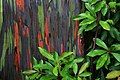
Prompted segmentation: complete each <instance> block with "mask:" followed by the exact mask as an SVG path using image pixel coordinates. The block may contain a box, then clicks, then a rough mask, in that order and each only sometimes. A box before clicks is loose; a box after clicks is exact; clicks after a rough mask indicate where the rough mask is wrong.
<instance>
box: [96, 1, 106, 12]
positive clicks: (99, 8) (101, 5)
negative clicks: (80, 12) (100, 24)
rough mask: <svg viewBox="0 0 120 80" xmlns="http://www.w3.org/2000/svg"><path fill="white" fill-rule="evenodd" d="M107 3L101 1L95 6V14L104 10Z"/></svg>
mask: <svg viewBox="0 0 120 80" xmlns="http://www.w3.org/2000/svg"><path fill="white" fill-rule="evenodd" d="M104 4H105V1H100V2H98V3H97V4H96V5H95V12H98V11H100V10H101V9H102V7H103V6H104Z"/></svg>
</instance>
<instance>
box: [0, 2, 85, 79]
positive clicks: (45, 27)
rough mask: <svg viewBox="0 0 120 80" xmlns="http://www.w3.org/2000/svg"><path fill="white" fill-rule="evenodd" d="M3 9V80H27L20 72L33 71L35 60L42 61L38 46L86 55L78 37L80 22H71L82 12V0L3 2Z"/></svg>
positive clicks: (0, 68) (0, 61)
mask: <svg viewBox="0 0 120 80" xmlns="http://www.w3.org/2000/svg"><path fill="white" fill-rule="evenodd" d="M0 4H1V3H0ZM1 8H2V9H1V10H2V13H0V16H1V17H0V19H2V18H3V20H2V21H1V22H0V24H2V25H0V30H1V32H0V47H1V48H0V78H2V80H24V79H25V78H24V76H23V75H22V74H21V72H22V71H24V70H26V69H31V68H32V57H33V56H34V57H35V58H37V59H38V60H40V59H41V58H42V57H41V55H40V54H39V51H38V47H44V48H46V49H47V50H48V51H49V52H53V51H57V52H58V53H59V54H62V53H63V52H64V51H73V50H74V49H75V50H76V54H77V55H79V56H80V55H83V54H84V43H83V40H82V39H81V37H80V36H79V35H78V34H77V32H78V28H79V21H76V22H74V21H73V20H72V19H73V17H74V16H75V15H77V14H78V13H79V12H80V9H81V2H80V0H2V7H1ZM2 14H3V15H2Z"/></svg>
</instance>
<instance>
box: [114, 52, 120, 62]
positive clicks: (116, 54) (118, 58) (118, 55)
mask: <svg viewBox="0 0 120 80" xmlns="http://www.w3.org/2000/svg"><path fill="white" fill-rule="evenodd" d="M112 55H113V56H114V57H115V59H117V60H118V61H119V62H120V54H118V53H112Z"/></svg>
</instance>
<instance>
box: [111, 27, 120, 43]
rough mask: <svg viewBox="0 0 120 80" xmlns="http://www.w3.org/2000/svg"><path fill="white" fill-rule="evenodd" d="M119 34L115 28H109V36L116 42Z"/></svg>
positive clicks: (119, 36)
mask: <svg viewBox="0 0 120 80" xmlns="http://www.w3.org/2000/svg"><path fill="white" fill-rule="evenodd" d="M119 34H120V32H119V31H118V30H117V29H116V28H115V27H111V29H110V35H111V36H112V37H113V38H116V39H117V40H118V41H119V40H120V35H119Z"/></svg>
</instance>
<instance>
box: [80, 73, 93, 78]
mask: <svg viewBox="0 0 120 80" xmlns="http://www.w3.org/2000/svg"><path fill="white" fill-rule="evenodd" d="M91 75H92V73H91V72H83V73H81V74H80V77H88V76H91Z"/></svg>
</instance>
